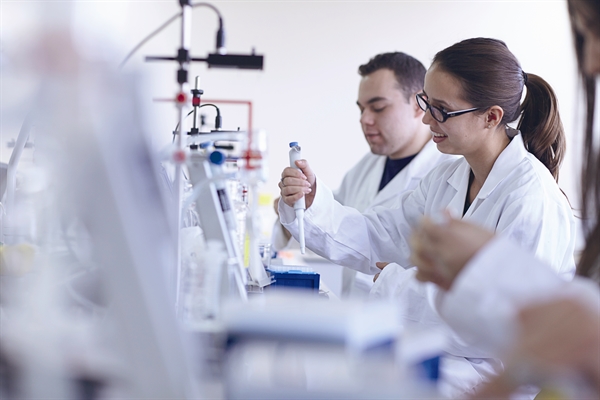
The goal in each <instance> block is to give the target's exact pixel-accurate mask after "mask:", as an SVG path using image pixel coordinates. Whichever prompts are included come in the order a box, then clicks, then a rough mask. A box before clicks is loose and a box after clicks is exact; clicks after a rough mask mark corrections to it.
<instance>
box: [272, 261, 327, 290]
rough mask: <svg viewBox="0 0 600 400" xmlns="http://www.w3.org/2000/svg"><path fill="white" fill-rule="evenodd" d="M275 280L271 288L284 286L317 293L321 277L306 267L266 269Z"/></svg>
mask: <svg viewBox="0 0 600 400" xmlns="http://www.w3.org/2000/svg"><path fill="white" fill-rule="evenodd" d="M267 272H268V273H269V274H271V276H272V277H273V279H274V280H275V281H274V282H273V283H272V284H271V286H286V287H294V288H302V289H311V290H315V291H317V292H318V291H319V283H320V278H321V276H320V275H319V274H318V273H316V272H314V271H312V269H310V268H307V267H297V266H286V267H274V266H271V267H270V268H268V269H267Z"/></svg>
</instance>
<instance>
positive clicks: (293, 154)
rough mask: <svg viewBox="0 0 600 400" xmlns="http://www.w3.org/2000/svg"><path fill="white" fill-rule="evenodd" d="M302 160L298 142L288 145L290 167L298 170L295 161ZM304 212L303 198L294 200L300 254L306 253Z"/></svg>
mask: <svg viewBox="0 0 600 400" xmlns="http://www.w3.org/2000/svg"><path fill="white" fill-rule="evenodd" d="M301 159H302V148H301V147H300V145H299V144H298V142H291V143H290V167H292V168H295V169H297V170H300V168H298V166H297V165H296V161H298V160H301ZM304 210H306V203H305V199H304V196H302V198H301V199H299V200H296V202H295V203H294V211H295V212H296V219H297V220H298V242H299V243H300V252H301V253H302V254H304V253H306V244H305V242H304Z"/></svg>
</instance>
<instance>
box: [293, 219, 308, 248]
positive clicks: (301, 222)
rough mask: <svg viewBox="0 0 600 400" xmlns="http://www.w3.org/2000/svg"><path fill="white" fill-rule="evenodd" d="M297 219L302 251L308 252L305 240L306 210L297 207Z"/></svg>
mask: <svg viewBox="0 0 600 400" xmlns="http://www.w3.org/2000/svg"><path fill="white" fill-rule="evenodd" d="M295 211H296V219H297V220H298V242H299V243H300V253H302V254H304V253H306V243H305V242H304V210H302V209H297V210H295Z"/></svg>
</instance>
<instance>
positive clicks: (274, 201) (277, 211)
mask: <svg viewBox="0 0 600 400" xmlns="http://www.w3.org/2000/svg"><path fill="white" fill-rule="evenodd" d="M280 198H281V197H278V198H276V199H275V200H273V209H274V210H275V214H277V216H278V217H279V199H280Z"/></svg>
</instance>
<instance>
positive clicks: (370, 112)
mask: <svg viewBox="0 0 600 400" xmlns="http://www.w3.org/2000/svg"><path fill="white" fill-rule="evenodd" d="M413 97H414V96H411V97H410V98H409V100H408V101H407V100H406V98H405V96H404V93H403V92H402V91H401V90H400V88H399V85H398V81H396V77H395V76H394V72H393V71H392V70H389V69H380V70H378V71H375V72H373V73H372V74H370V75H367V76H365V77H363V78H362V79H361V81H360V86H359V88H358V100H357V102H356V104H358V108H359V109H360V125H361V126H362V130H363V133H364V134H365V138H366V139H367V142H368V143H369V146H370V147H371V152H372V153H373V154H378V155H384V156H388V157H390V158H392V159H398V158H402V157H407V156H410V155H412V154H416V153H417V152H418V151H419V150H421V146H422V143H421V142H420V139H418V138H417V137H416V133H417V132H418V130H419V129H420V128H421V127H422V122H421V117H422V112H421V111H420V109H419V108H418V106H417V104H416V101H415V99H414V98H413ZM417 142H418V143H417Z"/></svg>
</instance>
